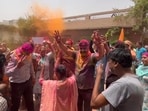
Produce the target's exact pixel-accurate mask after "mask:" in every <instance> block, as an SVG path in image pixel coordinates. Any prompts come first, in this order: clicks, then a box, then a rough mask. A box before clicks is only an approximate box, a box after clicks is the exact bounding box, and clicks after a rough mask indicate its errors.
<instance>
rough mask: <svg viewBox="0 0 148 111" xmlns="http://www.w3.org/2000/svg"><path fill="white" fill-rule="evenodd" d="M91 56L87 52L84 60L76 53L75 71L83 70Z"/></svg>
mask: <svg viewBox="0 0 148 111" xmlns="http://www.w3.org/2000/svg"><path fill="white" fill-rule="evenodd" d="M90 56H91V52H88V54H87V56H86V57H85V58H83V57H82V56H81V54H80V53H78V55H77V60H76V64H77V70H78V71H80V70H82V69H83V68H84V66H85V65H86V64H87V62H88V61H89V58H90Z"/></svg>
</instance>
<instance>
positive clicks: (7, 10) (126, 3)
mask: <svg viewBox="0 0 148 111" xmlns="http://www.w3.org/2000/svg"><path fill="white" fill-rule="evenodd" d="M34 3H38V4H39V5H41V6H42V7H47V8H50V9H52V10H57V9H60V10H61V11H62V12H63V16H64V17H70V16H75V15H83V14H90V13H96V12H102V11H111V10H113V9H124V8H128V7H130V6H133V5H134V4H133V2H132V1H131V0H0V21H3V20H14V19H18V18H20V17H23V18H24V17H25V16H26V14H28V12H29V10H30V9H31V7H32V5H33V4H34Z"/></svg>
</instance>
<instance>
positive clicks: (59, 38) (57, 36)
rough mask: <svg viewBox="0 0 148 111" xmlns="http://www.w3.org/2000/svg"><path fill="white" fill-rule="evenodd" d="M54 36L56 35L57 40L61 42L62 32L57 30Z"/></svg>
mask: <svg viewBox="0 0 148 111" xmlns="http://www.w3.org/2000/svg"><path fill="white" fill-rule="evenodd" d="M54 37H55V40H56V41H57V43H59V42H61V36H60V33H59V31H58V30H55V32H54Z"/></svg>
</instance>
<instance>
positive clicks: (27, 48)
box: [21, 42, 34, 53]
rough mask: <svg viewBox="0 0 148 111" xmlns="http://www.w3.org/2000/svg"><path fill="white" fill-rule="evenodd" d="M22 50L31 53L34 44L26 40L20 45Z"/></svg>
mask: <svg viewBox="0 0 148 111" xmlns="http://www.w3.org/2000/svg"><path fill="white" fill-rule="evenodd" d="M21 48H22V50H23V51H25V52H28V53H32V52H33V50H34V46H33V44H32V43H30V42H26V43H24V44H23V45H22V46H21Z"/></svg>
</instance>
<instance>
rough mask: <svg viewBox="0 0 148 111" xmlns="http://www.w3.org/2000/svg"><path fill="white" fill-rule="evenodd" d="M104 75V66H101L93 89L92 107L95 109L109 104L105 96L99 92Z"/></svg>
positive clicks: (98, 68)
mask: <svg viewBox="0 0 148 111" xmlns="http://www.w3.org/2000/svg"><path fill="white" fill-rule="evenodd" d="M102 74H103V64H100V65H99V66H98V67H97V75H96V80H95V85H94V88H93V92H92V98H91V107H92V108H94V109H98V108H101V107H102V106H105V105H107V104H109V103H108V101H107V100H106V99H105V97H104V96H103V94H101V93H100V92H99V87H100V85H101V83H100V81H101V76H102Z"/></svg>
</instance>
